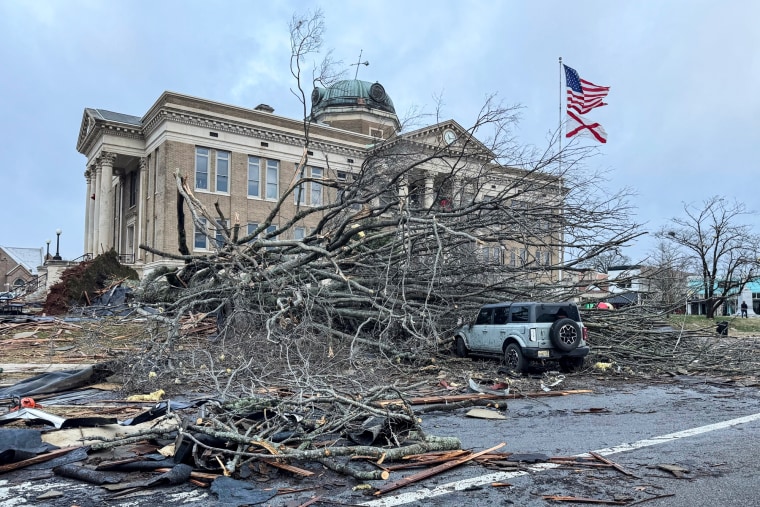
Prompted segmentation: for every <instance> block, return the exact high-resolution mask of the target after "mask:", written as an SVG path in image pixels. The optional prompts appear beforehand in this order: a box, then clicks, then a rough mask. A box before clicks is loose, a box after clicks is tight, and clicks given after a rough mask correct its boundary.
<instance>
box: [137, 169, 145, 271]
mask: <svg viewBox="0 0 760 507" xmlns="http://www.w3.org/2000/svg"><path fill="white" fill-rule="evenodd" d="M147 182H148V159H147V158H146V157H140V178H139V179H138V183H137V184H138V187H137V230H136V231H135V262H136V261H137V260H142V259H143V254H142V250H140V245H141V244H142V243H144V240H143V222H144V220H145V207H146V206H147V202H146V201H145V199H146V193H145V186H146V184H147Z"/></svg>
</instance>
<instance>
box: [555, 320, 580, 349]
mask: <svg viewBox="0 0 760 507" xmlns="http://www.w3.org/2000/svg"><path fill="white" fill-rule="evenodd" d="M549 336H550V337H551V340H552V343H553V344H554V346H555V347H557V348H558V349H559V350H561V351H562V352H570V351H571V350H574V349H576V348H577V347H578V345H580V344H581V339H582V337H583V336H582V333H581V326H580V324H578V323H577V322H575V321H574V320H573V319H559V320H558V321H557V322H555V323H554V324H552V327H551V329H550V330H549Z"/></svg>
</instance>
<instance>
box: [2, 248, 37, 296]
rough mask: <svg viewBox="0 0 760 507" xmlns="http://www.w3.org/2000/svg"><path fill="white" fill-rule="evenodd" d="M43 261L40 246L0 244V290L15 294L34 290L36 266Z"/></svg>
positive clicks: (35, 287) (35, 285) (35, 286)
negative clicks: (28, 246)
mask: <svg viewBox="0 0 760 507" xmlns="http://www.w3.org/2000/svg"><path fill="white" fill-rule="evenodd" d="M44 262H45V252H44V250H43V249H42V248H19V247H9V246H0V290H2V291H6V292H14V293H17V294H25V293H27V292H28V291H29V289H31V290H36V289H37V282H38V278H39V271H38V268H39V267H40V266H42V265H43V264H44Z"/></svg>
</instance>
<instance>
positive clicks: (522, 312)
mask: <svg viewBox="0 0 760 507" xmlns="http://www.w3.org/2000/svg"><path fill="white" fill-rule="evenodd" d="M528 313H529V310H528V307H527V306H517V305H512V308H511V311H510V316H511V317H512V320H511V322H528V320H529V318H528V317H529V316H528Z"/></svg>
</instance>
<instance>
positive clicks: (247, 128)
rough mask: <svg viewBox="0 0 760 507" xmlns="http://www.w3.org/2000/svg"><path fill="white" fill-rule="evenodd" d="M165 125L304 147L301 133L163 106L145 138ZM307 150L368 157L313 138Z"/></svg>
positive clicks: (358, 150)
mask: <svg viewBox="0 0 760 507" xmlns="http://www.w3.org/2000/svg"><path fill="white" fill-rule="evenodd" d="M164 122H167V123H169V122H170V123H178V124H182V125H189V126H193V127H200V128H204V129H209V130H213V131H215V132H226V133H229V134H236V135H241V136H245V137H250V138H253V139H259V140H262V141H265V142H272V143H280V144H286V145H290V146H299V147H303V146H304V144H305V142H304V135H303V133H300V134H293V133H288V132H283V131H278V130H276V129H271V128H265V127H260V126H253V125H247V124H245V123H243V122H235V121H233V120H229V119H225V120H219V119H217V118H214V117H213V116H211V115H208V116H207V115H204V114H200V113H195V112H189V111H186V110H182V109H176V108H172V107H170V106H164V107H160V108H158V109H155V110H154V114H153V115H152V116H151V117H150V118H149V119H148V120H147V121H146V122H145V124H144V127H143V133H144V137H146V138H149V137H150V136H151V134H153V133H154V132H155V131H156V130H158V129H159V127H160V125H161V124H162V123H164ZM313 127H314V126H313V125H312V129H313ZM309 147H310V148H312V149H316V150H320V151H325V152H329V153H334V154H339V155H346V156H353V157H360V156H365V155H366V153H367V152H366V150H364V149H362V148H353V147H350V146H347V145H345V144H339V143H335V142H332V143H331V142H327V141H324V140H321V139H319V138H316V137H310V140H309Z"/></svg>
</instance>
